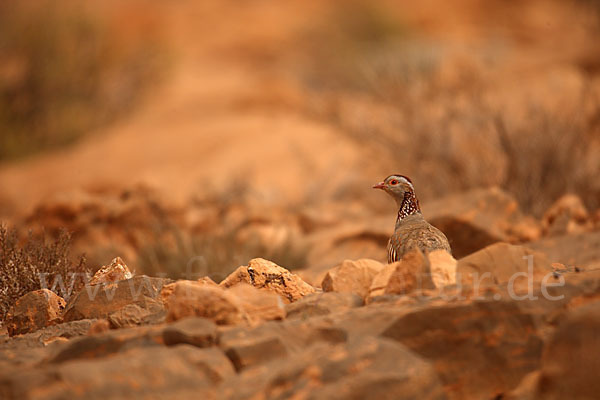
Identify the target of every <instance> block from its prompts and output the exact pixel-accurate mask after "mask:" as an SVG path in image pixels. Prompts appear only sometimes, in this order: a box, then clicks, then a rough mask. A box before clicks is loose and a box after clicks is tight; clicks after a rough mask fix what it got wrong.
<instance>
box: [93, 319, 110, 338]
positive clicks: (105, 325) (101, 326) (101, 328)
mask: <svg viewBox="0 0 600 400" xmlns="http://www.w3.org/2000/svg"><path fill="white" fill-rule="evenodd" d="M109 330H110V322H108V320H106V319H99V320H97V321H96V322H94V323H93V324H92V325H91V326H90V329H89V330H88V335H90V336H92V335H99V334H101V333H104V332H108V331H109Z"/></svg>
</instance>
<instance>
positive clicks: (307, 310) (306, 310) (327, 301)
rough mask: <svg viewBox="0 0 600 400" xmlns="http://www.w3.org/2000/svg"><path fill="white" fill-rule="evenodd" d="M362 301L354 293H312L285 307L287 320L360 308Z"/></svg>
mask: <svg viewBox="0 0 600 400" xmlns="http://www.w3.org/2000/svg"><path fill="white" fill-rule="evenodd" d="M363 304H364V302H363V299H362V298H361V297H360V296H359V295H357V294H354V293H336V292H324V293H313V294H309V295H308V296H305V297H303V298H301V299H300V300H298V301H296V302H294V303H290V304H288V305H286V307H285V309H286V313H287V318H288V319H294V318H298V319H301V320H304V319H307V318H311V317H314V316H318V315H327V314H332V313H338V312H342V311H346V310H349V309H351V308H355V307H360V306H362V305H363Z"/></svg>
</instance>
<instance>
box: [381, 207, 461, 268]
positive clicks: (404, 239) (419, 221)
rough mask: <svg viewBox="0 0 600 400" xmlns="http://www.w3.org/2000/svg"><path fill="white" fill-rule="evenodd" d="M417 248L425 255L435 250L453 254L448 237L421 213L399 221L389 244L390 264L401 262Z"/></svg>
mask: <svg viewBox="0 0 600 400" xmlns="http://www.w3.org/2000/svg"><path fill="white" fill-rule="evenodd" d="M415 248H418V249H420V250H421V251H422V252H424V253H428V252H431V251H434V250H446V251H447V252H448V253H451V252H452V250H451V249H450V244H449V243H448V238H446V235H444V234H443V233H442V231H440V230H439V229H437V228H436V227H435V226H433V225H431V224H430V223H429V222H427V221H426V220H425V218H423V215H422V214H421V213H418V214H413V215H409V216H407V217H405V218H403V219H400V220H398V221H397V223H396V229H395V230H394V234H393V235H392V237H391V238H390V240H389V242H388V262H390V263H392V262H394V261H398V260H400V259H401V258H402V256H403V255H404V254H405V253H406V252H408V251H410V250H412V249H415Z"/></svg>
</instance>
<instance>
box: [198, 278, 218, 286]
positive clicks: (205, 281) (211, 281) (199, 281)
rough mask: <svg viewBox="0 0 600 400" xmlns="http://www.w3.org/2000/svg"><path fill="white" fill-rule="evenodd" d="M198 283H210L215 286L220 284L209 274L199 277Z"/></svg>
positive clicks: (209, 284)
mask: <svg viewBox="0 0 600 400" xmlns="http://www.w3.org/2000/svg"><path fill="white" fill-rule="evenodd" d="M198 283H201V284H203V285H208V286H214V287H217V286H219V285H218V284H217V283H216V282H215V281H213V280H212V279H210V278H209V277H208V276H203V277H202V278H200V279H198Z"/></svg>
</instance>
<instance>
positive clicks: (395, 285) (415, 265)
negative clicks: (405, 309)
mask: <svg viewBox="0 0 600 400" xmlns="http://www.w3.org/2000/svg"><path fill="white" fill-rule="evenodd" d="M392 265H395V266H396V267H395V269H394V271H393V272H392V274H391V275H390V279H389V281H388V284H387V286H386V287H385V294H409V293H411V292H413V291H422V290H429V289H435V288H436V286H435V284H434V282H433V279H432V275H431V270H430V264H429V260H428V259H427V258H425V256H424V255H423V253H422V252H421V251H420V250H419V249H415V250H411V251H410V252H408V253H406V254H405V255H404V257H402V260H400V261H397V262H395V263H394V264H392Z"/></svg>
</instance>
